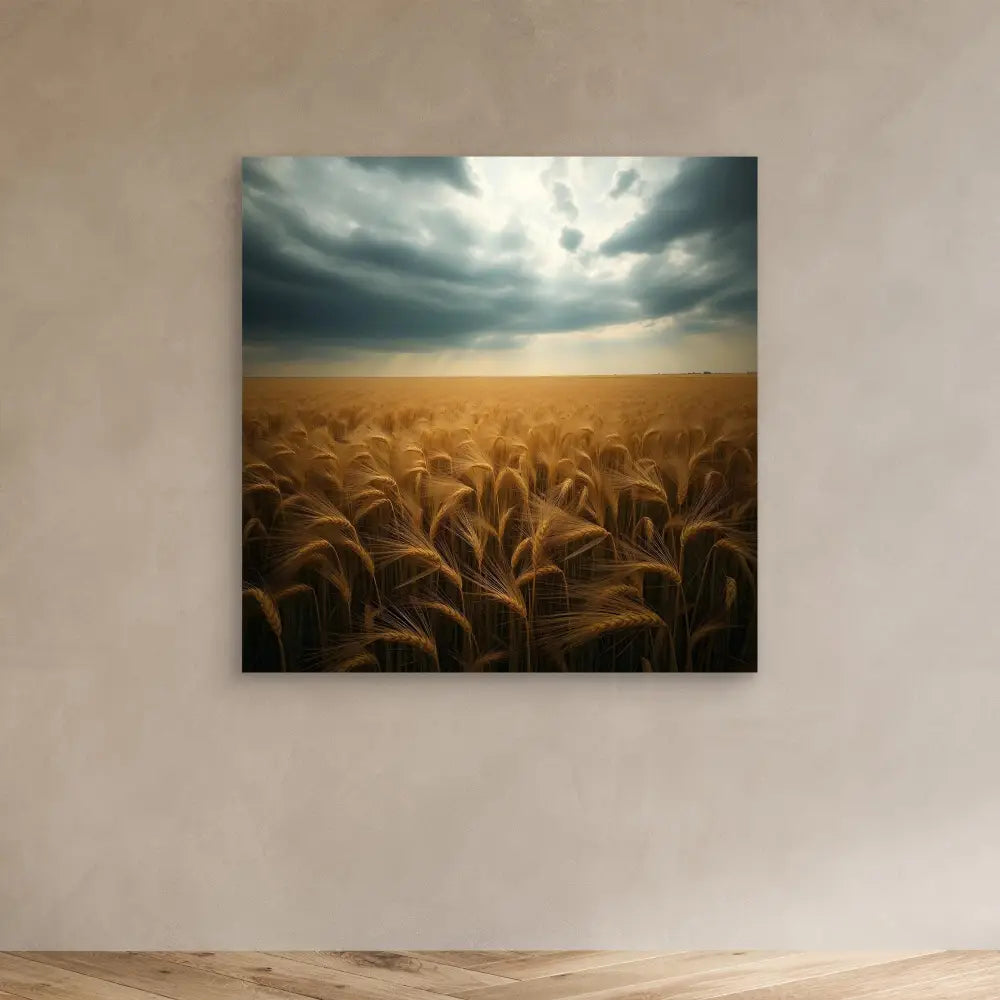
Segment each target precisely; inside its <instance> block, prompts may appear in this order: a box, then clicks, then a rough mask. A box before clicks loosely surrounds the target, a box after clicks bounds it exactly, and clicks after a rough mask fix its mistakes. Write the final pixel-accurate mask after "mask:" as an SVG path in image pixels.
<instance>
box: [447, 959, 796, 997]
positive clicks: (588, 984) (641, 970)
mask: <svg viewBox="0 0 1000 1000" xmlns="http://www.w3.org/2000/svg"><path fill="white" fill-rule="evenodd" d="M785 954H788V953H786V952H747V951H682V952H673V953H669V952H668V953H666V954H661V955H656V956H655V957H653V958H646V959H639V960H634V961H631V962H621V963H618V964H617V965H610V966H605V967H602V968H596V969H589V970H586V971H583V972H574V973H566V974H556V975H554V976H549V977H544V978H540V979H530V980H523V981H521V982H519V983H518V984H517V985H516V986H515V985H508V986H496V987H490V988H489V989H478V990H473V991H467V992H463V993H462V994H460V995H461V997H463V998H468V1000H565V998H569V997H576V996H582V995H584V994H587V993H599V992H601V991H602V990H611V989H616V988H620V987H634V986H638V985H640V984H642V983H647V982H658V981H661V980H666V979H670V978H674V977H677V976H685V975H691V974H693V973H697V972H715V971H718V970H722V969H728V968H730V967H732V966H734V965H745V964H747V963H748V962H760V961H762V960H764V959H768V958H775V957H779V956H782V955H785Z"/></svg>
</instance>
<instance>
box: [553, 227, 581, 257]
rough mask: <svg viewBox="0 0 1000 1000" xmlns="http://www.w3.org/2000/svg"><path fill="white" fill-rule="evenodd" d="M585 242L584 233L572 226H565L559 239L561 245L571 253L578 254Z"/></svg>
mask: <svg viewBox="0 0 1000 1000" xmlns="http://www.w3.org/2000/svg"><path fill="white" fill-rule="evenodd" d="M582 242H583V233H582V232H580V230H579V229H574V228H573V227H572V226H563V231H562V234H561V235H560V237H559V245H560V246H561V247H562V248H563V249H564V250H568V251H569V252H570V253H576V251H577V249H578V248H579V246H580V244H581V243H582Z"/></svg>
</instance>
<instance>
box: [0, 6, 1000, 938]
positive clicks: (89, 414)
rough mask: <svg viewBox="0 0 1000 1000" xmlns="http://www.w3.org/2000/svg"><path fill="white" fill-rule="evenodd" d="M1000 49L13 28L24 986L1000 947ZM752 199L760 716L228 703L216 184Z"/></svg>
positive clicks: (384, 22)
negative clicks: (686, 160)
mask: <svg viewBox="0 0 1000 1000" xmlns="http://www.w3.org/2000/svg"><path fill="white" fill-rule="evenodd" d="M998 53H1000V13H998V10H997V8H996V6H995V5H994V4H993V3H991V2H990V0H982V2H963V0H950V2H947V3H945V2H940V3H936V2H934V3H931V2H928V3H918V2H910V3H904V2H861V0H843V2H832V0H831V2H828V3H818V2H802V3H793V2H791V0H788V2H782V0H769V2H768V0H760V2H749V0H746V2H738V0H733V2H719V0H706V2H700V3H695V2H667V0H628V2H623V3H603V2H593V0H588V2H570V0H563V2H558V3H557V2H513V0H505V2H501V0H482V2H468V0H426V2H422V3H410V2H406V0H393V2H375V0H348V2H337V3H333V2H331V3H326V2H320V0H301V2H291V3H280V2H263V0H246V2H244V0H180V2H175V3H171V4H154V3H136V2H134V0H107V2H102V0H91V2H70V0H65V2H48V0H40V2H24V0H3V2H2V4H0V134H2V140H0V261H2V265H0V946H3V947H6V948H33V947H43V946H44V947H49V948H98V947H99V948H115V949H117V948H138V947H144V948H153V947H155V948H168V947H170V948H209V947H211V948H223V947H263V946H270V947H279V946H280V947H297V948H318V947H323V948H330V947H356V948H375V947H384V946H406V947H444V946H447V947H461V946H469V947H525V946H529V947H542V948H555V947H623V948H645V947H650V948H653V947H655V948H661V947H676V948H683V947H696V946H702V947H724V946H730V945H732V946H736V945H739V946H771V947H776V946H779V947H799V948H804V947H865V948H868V947H871V948H875V947H883V946H903V945H905V946H926V947H935V946H948V945H956V946H957V945H961V946H989V945H992V946H997V945H998V944H1000V908H998V906H997V897H996V887H997V885H998V884H1000V852H998V851H997V849H996V845H997V844H998V843H1000V794H998V791H997V781H996V775H997V763H998V759H1000V727H998V725H997V712H998V705H1000V664H998V656H997V644H996V635H997V620H998V610H997V602H996V595H997V593H1000V579H998V567H1000V561H998V557H997V553H998V551H1000V529H998V525H1000V517H998V515H997V494H998V487H1000V447H998V443H997V442H998V434H997V428H998V426H1000V402H998V399H1000V394H998V393H997V390H996V374H997V369H998V363H1000V347H998V345H1000V339H998V335H997V330H998V309H997V302H996V289H995V285H994V284H993V279H994V278H995V276H996V273H997V272H998V270H1000V255H998V249H997V248H998V236H997V233H998V226H997V223H998V220H1000V174H998V171H997V167H996V164H997V158H998V155H1000V133H998V131H997V128H996V118H995V114H996V108H997V97H998V94H997V83H996V81H997V76H996V69H995V64H996V60H997V57H998ZM529 152H530V153H556V152H560V153H624V154H629V153H646V154H653V153H675V154H685V153H690V154H698V153H718V154H722V153H744V154H757V155H759V157H760V371H761V376H760V413H761V418H760V463H761V472H762V477H763V482H762V486H761V495H760V498H761V515H760V556H761V559H760V573H761V577H760V583H761V630H760V632H761V646H760V674H759V675H758V676H755V677H748V676H737V677H728V678H727V677H723V676H686V677H677V676H673V677H672V676H664V675H657V676H654V677H647V676H629V677H614V676H593V677H585V676H575V677H550V676H537V677H507V676H482V677H476V678H469V677H460V676H437V677H435V676H414V677H391V678H388V677H382V678H379V677H372V676H365V677H336V678H333V677H325V676H318V677H317V676H297V677H282V676H249V677H245V676H241V674H240V662H239V649H238V647H239V588H238V583H239V537H238V535H239V525H238V515H237V513H236V511H237V508H238V487H237V483H238V479H239V476H238V469H239V465H238V463H239V447H238V433H239V432H238V426H239V425H238V413H239V408H240V397H239V390H240V381H239V380H240V350H239V348H240V327H239V302H240V299H239V295H240V292H239V247H240V244H239V240H240V235H239V182H238V176H239V157H240V156H241V155H243V154H250V153H256V154H266V153H529Z"/></svg>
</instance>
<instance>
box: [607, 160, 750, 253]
mask: <svg viewBox="0 0 1000 1000" xmlns="http://www.w3.org/2000/svg"><path fill="white" fill-rule="evenodd" d="M756 219H757V160H756V158H755V157H745V156H733V157H728V156H727V157H705V158H698V159H690V160H685V161H684V162H683V163H682V164H681V167H680V169H679V170H678V172H677V176H676V177H675V178H674V179H673V180H672V181H670V182H669V183H668V184H666V185H665V186H664V187H663V188H662V189H661V190H660V191H658V192H657V194H656V195H655V196H654V197H653V200H652V204H651V205H650V206H649V208H648V209H647V210H646V211H645V212H643V213H642V214H641V215H638V216H636V218H634V219H633V220H632V221H631V222H630V223H629V224H628V225H627V226H625V227H624V228H622V229H620V230H618V232H617V233H615V234H614V235H613V236H612V237H611V238H610V239H608V240H605V241H604V243H603V244H602V245H601V252H602V253H604V254H606V255H608V256H610V257H614V256H617V255H618V254H622V253H645V254H649V253H659V252H660V251H661V250H665V249H666V248H667V247H668V246H669V245H670V244H671V243H673V242H674V241H675V240H678V239H681V238H683V237H685V236H696V235H699V234H702V233H716V234H720V233H724V232H726V231H727V230H730V229H732V228H734V227H737V226H740V225H743V224H745V223H750V222H753V223H756Z"/></svg>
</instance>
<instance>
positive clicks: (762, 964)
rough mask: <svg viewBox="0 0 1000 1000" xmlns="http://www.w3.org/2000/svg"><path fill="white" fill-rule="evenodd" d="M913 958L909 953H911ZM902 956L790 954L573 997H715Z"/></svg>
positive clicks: (681, 999) (663, 999)
mask: <svg viewBox="0 0 1000 1000" xmlns="http://www.w3.org/2000/svg"><path fill="white" fill-rule="evenodd" d="M911 957H912V956H911ZM894 959H895V960H905V959H904V957H903V956H894V955H879V954H877V953H875V952H864V953H860V954H836V955H815V954H812V955H810V954H792V955H783V956H779V957H777V958H770V959H762V960H759V961H752V962H747V963H745V964H741V965H734V966H733V967H732V968H730V969H726V970H723V971H721V972H719V971H711V972H703V973H695V974H694V975H688V976H679V977H678V976H674V977H671V978H669V979H664V980H658V981H655V982H645V983H642V984H639V985H637V986H625V987H621V988H618V989H613V990H603V991H600V992H597V993H586V994H578V995H577V997H574V998H573V1000H716V998H718V997H731V996H733V995H734V994H736V995H738V994H740V993H743V992H747V991H749V990H755V989H763V988H765V987H769V986H780V985H783V984H785V983H793V982H798V981H800V980H806V979H814V978H817V977H820V976H829V975H832V974H834V973H837V972H847V971H851V970H854V969H861V968H866V967H874V966H881V965H885V964H886V963H888V962H891V961H892V960H894Z"/></svg>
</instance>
